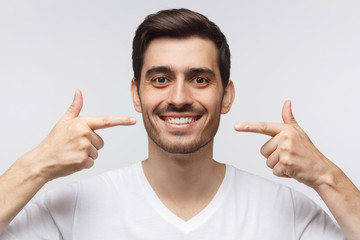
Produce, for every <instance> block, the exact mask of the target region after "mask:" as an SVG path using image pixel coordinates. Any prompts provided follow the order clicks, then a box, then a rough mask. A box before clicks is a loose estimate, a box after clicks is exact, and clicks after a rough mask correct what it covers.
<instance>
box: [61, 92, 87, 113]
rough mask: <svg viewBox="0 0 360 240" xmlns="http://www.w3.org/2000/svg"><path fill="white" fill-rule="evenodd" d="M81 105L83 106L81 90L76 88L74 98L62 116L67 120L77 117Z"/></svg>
mask: <svg viewBox="0 0 360 240" xmlns="http://www.w3.org/2000/svg"><path fill="white" fill-rule="evenodd" d="M82 106H83V96H82V93H81V91H80V90H79V89H77V90H76V91H75V96H74V100H73V102H72V103H71V105H70V107H69V109H68V110H67V112H66V113H65V115H64V117H63V118H64V119H66V120H69V119H73V118H76V117H78V116H79V114H80V111H81V109H82Z"/></svg>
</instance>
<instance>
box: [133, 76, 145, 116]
mask: <svg viewBox="0 0 360 240" xmlns="http://www.w3.org/2000/svg"><path fill="white" fill-rule="evenodd" d="M131 95H132V99H133V104H134V108H135V111H137V112H139V113H141V112H142V110H141V102H140V97H139V91H138V87H137V85H136V82H135V79H134V78H133V79H132V80H131Z"/></svg>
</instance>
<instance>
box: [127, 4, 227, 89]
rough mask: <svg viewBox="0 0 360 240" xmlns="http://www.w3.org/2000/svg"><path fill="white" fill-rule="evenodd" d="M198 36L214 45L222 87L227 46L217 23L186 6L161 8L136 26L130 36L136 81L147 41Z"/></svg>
mask: <svg viewBox="0 0 360 240" xmlns="http://www.w3.org/2000/svg"><path fill="white" fill-rule="evenodd" d="M163 37H169V38H178V39H182V38H188V37H200V38H204V39H209V40H211V41H213V42H214V43H215V45H216V48H217V51H218V52H217V62H218V66H219V69H220V74H221V80H222V85H223V88H224V89H225V87H226V86H227V84H228V81H229V78H230V50H229V45H228V44H227V41H226V38H225V36H224V34H223V33H222V32H221V31H220V29H219V27H218V26H217V25H216V24H215V23H213V22H211V21H210V20H209V19H208V18H207V17H205V16H203V15H201V14H200V13H197V12H193V11H191V10H188V9H171V10H163V11H160V12H158V13H156V14H152V15H149V16H148V17H146V19H145V20H144V21H143V22H142V23H141V24H140V26H139V27H138V29H137V30H136V34H135V37H134V40H133V53H132V61H133V70H134V79H135V82H136V85H137V86H138V87H139V85H140V81H141V70H142V67H143V62H144V53H145V51H146V49H147V47H148V45H149V43H150V42H151V41H152V40H154V39H157V38H163Z"/></svg>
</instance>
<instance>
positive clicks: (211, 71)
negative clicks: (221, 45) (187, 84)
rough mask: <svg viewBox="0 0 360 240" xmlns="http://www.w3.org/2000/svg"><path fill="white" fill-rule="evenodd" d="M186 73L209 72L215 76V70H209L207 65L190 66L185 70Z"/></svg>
mask: <svg viewBox="0 0 360 240" xmlns="http://www.w3.org/2000/svg"><path fill="white" fill-rule="evenodd" d="M186 73H187V74H199V73H203V74H209V75H211V76H212V77H216V75H215V72H214V71H213V70H211V69H210V68H207V67H203V68H190V69H189V70H187V71H186Z"/></svg>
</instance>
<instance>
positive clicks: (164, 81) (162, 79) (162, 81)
mask: <svg viewBox="0 0 360 240" xmlns="http://www.w3.org/2000/svg"><path fill="white" fill-rule="evenodd" d="M166 81H167V79H166V78H164V77H158V78H155V79H154V81H153V82H155V83H160V84H161V83H166Z"/></svg>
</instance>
